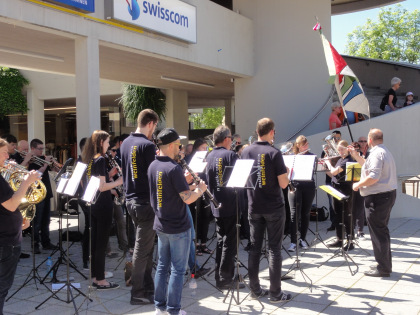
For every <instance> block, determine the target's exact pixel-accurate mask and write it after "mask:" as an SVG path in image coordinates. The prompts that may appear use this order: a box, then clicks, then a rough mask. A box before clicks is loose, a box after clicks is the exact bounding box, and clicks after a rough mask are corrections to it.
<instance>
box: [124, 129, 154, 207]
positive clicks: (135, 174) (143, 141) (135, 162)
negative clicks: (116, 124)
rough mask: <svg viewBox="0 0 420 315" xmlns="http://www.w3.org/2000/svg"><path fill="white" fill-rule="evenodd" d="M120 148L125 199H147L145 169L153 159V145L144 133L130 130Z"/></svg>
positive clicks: (141, 200)
mask: <svg viewBox="0 0 420 315" xmlns="http://www.w3.org/2000/svg"><path fill="white" fill-rule="evenodd" d="M120 149H121V167H122V173H123V180H124V190H125V196H126V199H127V200H131V199H135V200H137V201H138V202H145V201H149V198H150V194H149V182H148V179H147V170H148V168H149V165H150V163H152V162H153V161H154V160H155V156H156V147H155V145H154V144H153V142H151V141H150V140H149V139H147V137H146V136H145V135H143V134H141V133H134V132H132V133H131V134H130V136H128V137H127V139H125V140H124V142H123V143H122V145H121V148H120Z"/></svg>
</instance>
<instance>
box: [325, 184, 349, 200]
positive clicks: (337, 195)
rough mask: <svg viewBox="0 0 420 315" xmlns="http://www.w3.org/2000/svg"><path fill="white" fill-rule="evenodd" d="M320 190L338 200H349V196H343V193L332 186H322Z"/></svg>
mask: <svg viewBox="0 0 420 315" xmlns="http://www.w3.org/2000/svg"><path fill="white" fill-rule="evenodd" d="M319 188H321V189H322V190H323V191H325V192H326V193H327V194H330V195H331V196H333V197H334V198H335V199H337V200H340V201H341V200H347V199H349V196H346V195H344V194H342V193H341V192H339V191H338V190H337V189H335V188H334V187H332V186H330V185H321V186H319Z"/></svg>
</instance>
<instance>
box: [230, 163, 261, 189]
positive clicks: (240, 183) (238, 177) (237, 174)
mask: <svg viewBox="0 0 420 315" xmlns="http://www.w3.org/2000/svg"><path fill="white" fill-rule="evenodd" d="M253 165H254V160H237V161H236V163H235V165H234V166H233V170H232V174H231V175H230V177H229V181H228V182H227V185H226V187H238V188H246V187H245V186H246V183H247V180H248V178H249V176H250V174H251V170H252V167H253ZM228 167H229V166H226V167H225V168H228Z"/></svg>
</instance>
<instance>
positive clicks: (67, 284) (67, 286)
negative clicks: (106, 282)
mask: <svg viewBox="0 0 420 315" xmlns="http://www.w3.org/2000/svg"><path fill="white" fill-rule="evenodd" d="M67 199H68V197H67ZM67 207H68V200H67ZM67 210H68V209H67ZM66 225H67V229H66V236H67V242H66V243H67V248H66V256H67V257H69V226H70V225H69V215H68V214H67V221H66ZM60 258H61V259H64V260H66V272H67V277H66V282H65V283H64V284H63V285H62V286H61V288H60V289H58V290H57V291H56V292H54V291H53V290H51V293H52V294H51V295H50V296H49V297H48V298H47V299H45V300H44V301H43V302H41V303H40V304H39V305H37V306H36V307H35V309H38V308H39V307H41V306H42V305H43V304H44V303H45V302H47V301H48V300H49V299H51V298H52V297H55V298H57V299H58V300H60V301H63V300H62V299H60V298H59V297H58V296H57V294H58V293H59V292H60V291H61V290H63V289H64V288H65V289H66V291H67V298H66V300H64V302H66V303H67V304H69V303H73V307H74V310H75V313H76V314H79V313H78V311H77V307H76V303H75V301H74V300H75V299H76V298H77V297H78V296H79V295H83V296H84V297H86V295H85V294H84V293H83V292H82V291H80V290H79V289H78V288H76V287H75V286H74V285H73V284H72V283H71V282H70V259H68V258H67V259H65V258H64V257H61V256H60ZM57 262H58V261H57ZM57 266H58V264H57ZM57 269H58V267H57V268H56V270H55V272H54V273H53V279H56V273H57ZM76 271H78V270H77V269H76ZM79 273H80V272H79ZM47 276H48V273H47V275H46V276H45V277H44V279H43V281H44V280H45V278H46V277H47ZM82 276H83V277H84V278H85V279H87V278H86V277H85V276H84V275H83V274H82ZM72 289H74V290H75V291H76V292H77V295H76V296H73V292H72Z"/></svg>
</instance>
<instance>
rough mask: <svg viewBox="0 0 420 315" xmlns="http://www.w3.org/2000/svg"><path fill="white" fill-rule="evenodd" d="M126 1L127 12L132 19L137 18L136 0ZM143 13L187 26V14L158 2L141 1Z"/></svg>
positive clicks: (137, 5)
mask: <svg viewBox="0 0 420 315" xmlns="http://www.w3.org/2000/svg"><path fill="white" fill-rule="evenodd" d="M125 1H127V3H128V13H130V15H131V18H132V20H133V21H134V20H137V19H138V18H139V17H140V6H139V3H138V2H137V0H131V4H130V2H129V0H125ZM143 13H144V14H149V15H150V16H154V17H156V18H158V19H161V20H164V21H168V22H171V23H173V24H177V25H180V26H182V27H186V28H188V27H189V25H188V16H185V15H182V14H179V13H177V12H175V11H173V10H169V9H166V8H164V7H161V6H160V2H158V3H157V5H156V4H154V3H150V2H149V1H147V0H144V1H143Z"/></svg>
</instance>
